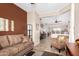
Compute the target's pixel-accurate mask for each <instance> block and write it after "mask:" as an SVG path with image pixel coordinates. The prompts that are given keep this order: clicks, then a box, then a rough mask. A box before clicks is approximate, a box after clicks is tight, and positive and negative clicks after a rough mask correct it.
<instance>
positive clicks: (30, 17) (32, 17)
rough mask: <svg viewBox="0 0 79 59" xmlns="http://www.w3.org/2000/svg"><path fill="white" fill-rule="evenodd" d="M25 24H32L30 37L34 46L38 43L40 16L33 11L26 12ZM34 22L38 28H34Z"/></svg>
mask: <svg viewBox="0 0 79 59" xmlns="http://www.w3.org/2000/svg"><path fill="white" fill-rule="evenodd" d="M27 24H32V26H33V34H32V35H33V37H32V38H33V42H34V46H36V45H38V44H39V43H40V18H39V16H38V15H37V14H36V13H35V12H34V11H32V12H27ZM36 24H39V26H38V30H37V28H36Z"/></svg>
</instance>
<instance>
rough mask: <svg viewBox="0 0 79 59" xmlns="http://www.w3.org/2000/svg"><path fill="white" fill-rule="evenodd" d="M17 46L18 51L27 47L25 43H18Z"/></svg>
mask: <svg viewBox="0 0 79 59" xmlns="http://www.w3.org/2000/svg"><path fill="white" fill-rule="evenodd" d="M15 47H16V48H18V52H20V51H22V50H23V49H25V47H24V45H23V43H20V44H17V45H15Z"/></svg>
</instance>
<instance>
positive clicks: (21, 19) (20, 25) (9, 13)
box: [0, 3, 27, 35]
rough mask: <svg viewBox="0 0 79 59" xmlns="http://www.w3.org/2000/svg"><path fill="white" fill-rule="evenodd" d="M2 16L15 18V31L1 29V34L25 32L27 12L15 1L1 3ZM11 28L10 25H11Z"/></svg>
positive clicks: (0, 14)
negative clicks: (14, 2)
mask: <svg viewBox="0 0 79 59" xmlns="http://www.w3.org/2000/svg"><path fill="white" fill-rule="evenodd" d="M0 17H1V18H5V19H9V20H14V25H15V26H14V27H15V28H14V31H13V32H12V31H8V32H6V31H0V35H6V34H8V35H10V34H24V33H25V31H26V29H27V28H26V24H27V12H25V11H24V10H22V9H21V8H19V7H18V6H16V5H15V4H13V3H0ZM9 28H10V27H9Z"/></svg>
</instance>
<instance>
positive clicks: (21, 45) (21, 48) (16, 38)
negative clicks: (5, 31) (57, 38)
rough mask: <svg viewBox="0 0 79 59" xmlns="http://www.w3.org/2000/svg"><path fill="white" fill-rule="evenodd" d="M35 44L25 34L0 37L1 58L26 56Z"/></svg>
mask: <svg viewBox="0 0 79 59" xmlns="http://www.w3.org/2000/svg"><path fill="white" fill-rule="evenodd" d="M33 46H34V44H33V42H32V40H31V39H29V38H28V37H27V36H24V35H23V34H18V35H4V36H0V56H16V55H18V56H19V55H24V54H27V53H28V52H30V51H31V50H32V49H33Z"/></svg>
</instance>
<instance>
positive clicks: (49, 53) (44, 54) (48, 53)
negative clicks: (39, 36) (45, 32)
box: [42, 52, 61, 56]
mask: <svg viewBox="0 0 79 59" xmlns="http://www.w3.org/2000/svg"><path fill="white" fill-rule="evenodd" d="M42 56H61V55H59V54H56V53H51V52H44V53H43V54H42Z"/></svg>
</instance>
